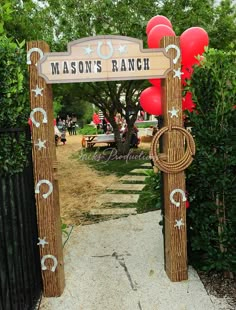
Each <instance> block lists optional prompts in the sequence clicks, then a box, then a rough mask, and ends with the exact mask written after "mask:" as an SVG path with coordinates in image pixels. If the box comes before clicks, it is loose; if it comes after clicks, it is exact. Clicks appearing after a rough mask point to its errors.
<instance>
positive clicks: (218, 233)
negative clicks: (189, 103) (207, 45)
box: [187, 49, 236, 275]
mask: <svg viewBox="0 0 236 310" xmlns="http://www.w3.org/2000/svg"><path fill="white" fill-rule="evenodd" d="M235 56H236V53H235V52H234V53H233V52H231V53H226V52H223V51H217V50H214V49H210V50H209V51H208V52H207V53H206V54H205V61H204V62H203V63H202V65H201V66H196V67H195V68H194V74H193V76H192V79H191V81H190V82H189V85H188V86H187V88H188V89H190V91H191V92H192V93H193V99H194V102H195V103H196V109H195V111H194V112H193V113H188V117H189V121H190V123H191V125H192V134H193V136H194V139H195V142H196V149H197V152H196V156H195V158H194V161H193V163H192V165H191V166H190V167H189V169H188V170H187V190H188V192H189V200H190V209H189V210H188V227H189V231H188V240H189V247H190V252H191V259H192V262H193V264H194V265H196V266H198V267H201V268H202V269H204V270H218V271H225V272H226V271H228V272H236V245H235V240H236V67H235V59H236V58H235ZM231 275H232V274H231Z"/></svg>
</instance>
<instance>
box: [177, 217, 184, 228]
mask: <svg viewBox="0 0 236 310" xmlns="http://www.w3.org/2000/svg"><path fill="white" fill-rule="evenodd" d="M175 221H176V224H175V227H178V228H179V229H180V228H181V226H184V223H183V220H182V219H180V220H175Z"/></svg>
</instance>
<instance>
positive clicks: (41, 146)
mask: <svg viewBox="0 0 236 310" xmlns="http://www.w3.org/2000/svg"><path fill="white" fill-rule="evenodd" d="M45 143H46V140H43V141H42V140H41V139H38V143H35V146H38V149H39V151H41V149H42V148H44V149H46V146H45Z"/></svg>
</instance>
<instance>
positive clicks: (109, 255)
mask: <svg viewBox="0 0 236 310" xmlns="http://www.w3.org/2000/svg"><path fill="white" fill-rule="evenodd" d="M91 257H98V258H100V257H112V255H95V256H91Z"/></svg>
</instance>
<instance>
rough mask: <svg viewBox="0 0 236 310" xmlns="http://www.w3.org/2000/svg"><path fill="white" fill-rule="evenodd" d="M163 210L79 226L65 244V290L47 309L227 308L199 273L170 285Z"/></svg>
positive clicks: (46, 303)
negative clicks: (164, 240) (160, 222)
mask: <svg viewBox="0 0 236 310" xmlns="http://www.w3.org/2000/svg"><path fill="white" fill-rule="evenodd" d="M160 219H161V216H160V211H155V212H149V213H145V214H139V215H131V216H129V217H127V218H120V219H117V220H111V221H106V222H100V223H99V224H93V225H88V226H80V227H75V228H74V230H73V231H72V233H71V236H70V239H69V240H68V242H67V243H66V245H65V248H64V258H65V274H66V288H65V291H64V293H63V295H62V296H61V297H58V298H45V299H43V300H42V304H41V308H40V309H45V310H46V309H47V310H65V309H68V310H221V309H222V310H223V309H224V310H226V309H230V308H228V306H227V304H226V302H225V301H224V300H220V299H216V298H215V297H212V296H209V295H208V294H207V293H206V291H205V289H204V287H203V284H202V282H201V281H200V279H199V277H198V275H197V273H196V272H195V271H194V270H193V269H192V268H189V280H188V281H183V282H180V283H172V282H171V281H170V280H169V279H168V277H167V276H166V274H165V271H164V261H163V238H162V227H161V226H159V224H158V223H159V221H160Z"/></svg>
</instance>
